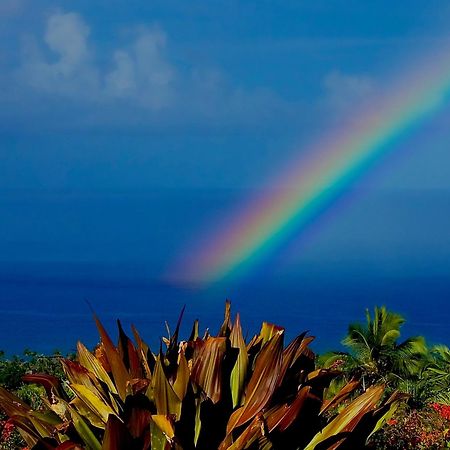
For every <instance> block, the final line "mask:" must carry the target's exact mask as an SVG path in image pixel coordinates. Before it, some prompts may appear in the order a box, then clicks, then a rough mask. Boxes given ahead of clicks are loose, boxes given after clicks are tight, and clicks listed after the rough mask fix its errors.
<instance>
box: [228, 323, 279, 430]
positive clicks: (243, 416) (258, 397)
mask: <svg viewBox="0 0 450 450" xmlns="http://www.w3.org/2000/svg"><path fill="white" fill-rule="evenodd" d="M282 351H283V331H277V332H276V334H275V335H274V336H273V337H272V339H271V340H270V341H269V342H268V343H267V344H266V345H265V346H264V347H263V348H262V349H261V352H260V353H259V355H258V356H257V358H256V362H255V369H254V371H253V375H252V377H251V378H250V381H249V383H248V386H247V389H246V392H245V402H244V405H243V406H242V407H241V408H239V409H238V410H237V411H235V412H234V413H233V414H232V415H231V417H230V420H229V421H228V425H227V434H228V433H231V431H233V430H234V429H235V428H236V427H238V426H240V425H243V424H244V423H246V422H248V421H249V420H251V419H252V418H253V417H254V416H255V415H256V414H257V413H259V412H260V411H261V410H262V409H263V408H264V406H266V404H267V402H268V401H269V400H270V398H271V396H272V394H273V392H274V390H275V388H276V385H277V381H278V377H279V374H280V369H281V354H282Z"/></svg>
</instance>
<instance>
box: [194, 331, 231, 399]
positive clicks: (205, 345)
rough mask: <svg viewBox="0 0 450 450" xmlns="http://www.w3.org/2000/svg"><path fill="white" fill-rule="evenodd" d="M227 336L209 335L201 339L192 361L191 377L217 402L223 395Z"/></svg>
mask: <svg viewBox="0 0 450 450" xmlns="http://www.w3.org/2000/svg"><path fill="white" fill-rule="evenodd" d="M226 339H227V338H225V337H209V338H208V339H206V341H199V342H198V343H197V344H198V345H197V347H196V351H195V354H194V359H193V363H192V370H191V379H192V380H193V381H194V382H195V383H197V384H198V386H200V387H201V388H202V390H203V392H205V394H206V395H207V396H208V398H210V399H211V401H212V402H213V403H217V402H218V401H219V400H220V398H221V395H222V362H223V359H224V356H225V351H226Z"/></svg>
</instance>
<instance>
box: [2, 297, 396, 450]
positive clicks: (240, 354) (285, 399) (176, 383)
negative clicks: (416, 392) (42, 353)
mask: <svg viewBox="0 0 450 450" xmlns="http://www.w3.org/2000/svg"><path fill="white" fill-rule="evenodd" d="M180 321H181V317H180V319H179V321H178V324H177V326H176V328H175V331H174V333H173V334H172V335H169V336H168V337H167V338H164V339H163V342H164V345H165V351H163V350H162V348H161V349H160V351H159V352H158V353H156V354H155V353H153V352H151V351H150V349H149V347H148V346H147V345H146V344H145V342H144V341H143V340H142V339H141V337H140V335H139V333H138V332H137V330H136V329H134V328H133V334H134V340H135V342H134V343H133V342H132V341H131V339H129V337H128V336H127V335H126V334H125V332H124V331H123V329H122V326H121V325H120V322H118V327H119V339H118V344H117V345H115V344H113V342H112V340H111V338H110V337H109V335H108V334H107V333H106V331H105V329H104V328H103V326H102V324H101V323H100V321H99V320H98V319H97V318H96V323H97V327H98V330H99V333H100V339H101V340H100V344H99V345H98V346H97V347H96V349H95V351H94V352H93V353H91V352H90V351H88V350H87V349H86V347H84V346H83V345H82V344H81V343H79V344H78V346H77V359H76V361H72V360H69V359H63V360H62V363H63V369H64V374H65V377H66V378H67V381H68V386H69V389H70V392H71V395H72V397H70V396H69V395H67V392H66V391H65V390H64V389H63V387H62V386H61V383H60V380H59V379H58V378H57V377H55V376H51V375H42V374H36V375H27V376H26V377H25V379H26V380H27V381H29V382H33V383H40V384H41V385H42V386H43V387H44V388H45V391H46V397H47V398H46V400H45V401H43V403H42V409H41V411H40V413H39V415H36V414H35V412H34V411H35V410H34V409H33V408H31V406H30V405H29V404H27V403H26V402H24V401H22V400H21V399H20V398H19V397H18V396H16V395H14V394H11V393H10V392H8V391H7V390H5V389H2V388H0V405H1V406H2V407H3V409H4V410H5V411H6V412H7V413H8V415H9V416H10V417H11V418H12V420H13V423H14V425H15V426H17V427H18V428H19V429H20V430H21V433H22V434H23V436H24V438H25V440H26V441H27V444H28V445H29V446H30V447H33V446H36V449H37V448H38V446H39V448H43V446H45V448H46V449H52V448H53V449H57V448H58V446H59V445H60V444H61V443H62V442H64V445H65V448H66V447H67V448H75V447H77V448H85V449H96V450H100V449H101V448H107V449H109V450H115V449H116V450H119V449H125V448H126V449H129V450H133V449H136V450H138V449H139V450H141V449H152V450H168V449H184V450H191V449H192V450H193V449H194V448H195V449H199V450H203V449H204V450H212V449H217V448H219V449H220V450H226V449H230V450H231V449H233V450H240V449H265V450H269V449H274V448H282V449H286V450H290V449H292V450H294V449H298V448H303V449H305V450H312V449H318V448H321V449H327V448H331V447H333V448H335V447H336V444H337V443H338V442H339V448H340V450H344V449H347V450H350V449H356V448H358V449H361V448H363V447H365V443H366V440H367V437H368V436H369V434H370V433H371V432H372V431H374V430H377V429H378V428H379V427H380V426H382V425H383V423H384V421H385V418H386V417H387V416H388V415H389V414H392V413H393V411H394V410H395V409H396V407H397V406H398V405H399V404H400V403H401V402H402V400H403V399H404V397H403V396H402V395H400V394H398V393H394V394H393V395H392V396H391V397H390V398H388V399H386V400H385V401H382V397H383V394H384V386H383V385H382V384H379V385H375V386H372V387H370V388H368V389H367V390H366V391H365V392H363V393H362V394H355V393H356V392H358V389H359V383H358V382H356V381H351V382H350V383H348V384H346V385H345V386H343V387H342V388H341V389H339V390H337V392H336V394H335V395H334V396H332V397H331V398H330V399H328V400H325V390H326V389H327V388H328V386H329V385H330V382H331V381H332V380H333V379H335V378H336V377H338V376H339V375H340V372H339V370H336V368H332V369H317V368H316V367H315V355H314V353H313V352H312V351H311V349H310V348H309V344H310V342H311V341H312V340H313V338H312V337H308V336H307V335H306V333H302V334H300V335H299V336H297V337H296V338H295V339H294V340H293V341H292V342H291V343H290V344H289V345H288V346H287V347H284V329H283V328H281V327H279V326H276V325H273V324H270V323H266V322H264V323H263V324H262V327H261V332H260V333H259V334H257V335H256V336H254V337H253V338H252V339H251V340H250V341H249V342H245V340H244V338H243V333H242V328H241V325H240V319H239V315H237V316H236V319H235V321H234V323H232V321H231V312H230V304H229V303H227V305H226V309H225V319H224V322H223V324H222V326H221V328H220V330H219V333H218V334H217V336H211V335H210V333H209V332H208V331H207V332H206V333H205V334H204V336H203V337H200V335H199V327H198V322H195V323H194V326H193V328H192V332H191V336H190V337H189V339H188V340H187V341H179V336H178V335H179V327H180ZM31 400H32V401H33V397H32V398H31ZM70 446H72V447H70Z"/></svg>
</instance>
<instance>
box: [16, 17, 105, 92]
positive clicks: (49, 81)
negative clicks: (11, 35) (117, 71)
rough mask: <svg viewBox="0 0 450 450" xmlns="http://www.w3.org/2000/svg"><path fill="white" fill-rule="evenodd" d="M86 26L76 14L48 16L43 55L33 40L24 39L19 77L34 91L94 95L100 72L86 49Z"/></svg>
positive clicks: (87, 48)
mask: <svg viewBox="0 0 450 450" xmlns="http://www.w3.org/2000/svg"><path fill="white" fill-rule="evenodd" d="M89 34H90V29H89V27H88V26H87V24H86V23H85V22H84V20H83V19H82V18H81V17H80V16H79V15H78V14H76V13H56V14H53V15H52V16H50V17H49V18H48V21H47V27H46V30H45V34H44V37H43V42H44V44H45V46H46V48H45V50H46V51H47V52H51V54H50V55H49V56H44V52H43V51H42V50H41V48H40V47H39V44H38V43H37V42H36V40H35V39H28V40H27V42H26V44H25V46H24V47H25V48H24V52H23V58H22V65H21V67H20V69H19V76H20V79H21V80H22V81H23V82H24V83H25V84H27V85H28V86H30V87H31V88H32V89H35V90H37V91H44V92H46V93H49V94H56V95H65V96H69V97H76V98H79V96H80V95H81V96H83V97H91V96H92V94H97V90H98V88H99V85H100V79H99V77H100V74H99V71H98V69H97V68H96V67H95V65H94V62H93V55H92V54H91V51H90V49H89V42H88V39H89Z"/></svg>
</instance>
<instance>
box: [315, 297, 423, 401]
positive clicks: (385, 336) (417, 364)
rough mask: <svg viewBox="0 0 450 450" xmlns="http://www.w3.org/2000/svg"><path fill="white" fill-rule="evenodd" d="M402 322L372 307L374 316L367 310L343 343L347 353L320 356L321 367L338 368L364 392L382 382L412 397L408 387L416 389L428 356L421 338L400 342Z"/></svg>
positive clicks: (352, 326)
mask: <svg viewBox="0 0 450 450" xmlns="http://www.w3.org/2000/svg"><path fill="white" fill-rule="evenodd" d="M404 322H405V319H404V318H403V317H402V316H401V315H400V314H397V313H394V312H392V311H389V310H387V309H386V308H385V307H384V306H383V307H375V309H374V314H373V316H372V315H371V314H370V313H369V311H368V310H366V322H365V323H364V324H361V323H353V324H351V325H350V326H349V329H348V333H347V336H346V337H345V338H344V339H343V341H342V343H343V345H344V346H346V347H347V348H348V352H333V353H329V354H326V355H323V356H322V357H321V358H320V360H319V364H320V365H321V366H322V367H328V368H330V367H339V368H340V369H341V370H342V371H343V374H344V376H345V378H346V379H359V380H361V382H362V387H363V389H365V388H366V387H368V386H371V385H373V384H376V383H380V382H383V383H385V384H386V385H387V386H388V387H389V389H391V390H393V389H400V390H403V391H405V392H408V393H410V394H413V392H412V390H411V389H406V387H407V386H409V387H411V386H412V385H414V386H417V383H418V382H419V380H420V379H421V377H422V376H423V374H424V369H425V368H426V367H427V365H428V363H429V360H430V354H429V349H428V347H427V345H426V343H425V339H424V338H423V337H422V336H416V337H410V338H408V339H406V340H404V341H402V342H399V339H400V328H401V326H402V325H403V323H404Z"/></svg>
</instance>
